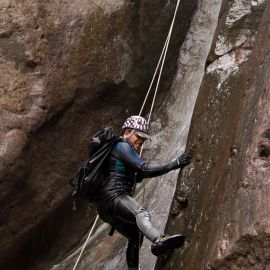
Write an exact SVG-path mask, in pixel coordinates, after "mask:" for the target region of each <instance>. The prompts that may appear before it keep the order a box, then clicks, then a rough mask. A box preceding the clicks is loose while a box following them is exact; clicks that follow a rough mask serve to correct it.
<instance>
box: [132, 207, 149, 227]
mask: <svg viewBox="0 0 270 270" xmlns="http://www.w3.org/2000/svg"><path fill="white" fill-rule="evenodd" d="M144 218H146V219H147V220H149V221H151V216H150V214H149V213H148V212H147V211H146V210H145V209H144V208H142V207H140V209H139V210H138V211H137V213H136V222H137V224H138V221H140V220H141V219H144Z"/></svg>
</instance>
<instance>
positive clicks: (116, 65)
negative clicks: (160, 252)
mask: <svg viewBox="0 0 270 270" xmlns="http://www.w3.org/2000/svg"><path fill="white" fill-rule="evenodd" d="M175 4H176V1H161V0H160V1H159V0H158V1H152V0H151V1H150V0H149V1H121V0H113V1H106V0H97V1H86V0H85V1H79V0H78V1H77V0H75V1H74V0H73V1H61V2H59V3H58V2H57V3H53V2H50V3H45V2H40V1H34V0H27V1H23V2H22V3H18V2H17V1H11V0H10V1H9V0H5V1H2V2H1V3H0V15H1V16H0V18H1V19H0V71H1V72H0V179H1V182H0V195H1V210H0V235H1V236H0V237H1V249H0V254H1V255H0V268H1V269H2V268H3V269H22V268H23V269H48V268H50V269H53V270H60V269H72V268H73V266H74V263H75V260H76V258H77V256H78V253H79V249H78V247H79V246H80V245H81V244H83V242H84V238H83V236H85V235H86V233H87V230H88V229H89V225H91V223H92V222H93V220H94V218H95V209H94V207H93V206H90V208H89V206H88V205H87V204H83V203H82V204H79V205H78V207H77V208H78V210H77V211H75V212H74V211H72V200H71V198H70V192H71V190H70V189H69V186H68V182H69V179H70V178H71V177H72V175H73V174H74V172H75V171H76V169H77V168H78V167H79V165H80V164H82V163H83V162H84V160H85V158H86V155H87V153H86V144H87V141H88V138H89V134H91V133H93V132H95V131H96V130H98V129H100V128H101V127H104V125H111V126H113V127H114V128H115V130H117V129H119V128H120V126H121V123H122V122H123V120H124V119H125V118H126V116H128V115H130V114H136V113H138V111H139V108H140V105H141V103H142V100H143V97H144V94H145V91H146V89H147V86H148V84H149V82H150V80H151V75H152V73H153V71H154V67H155V64H156V63H157V60H158V57H159V54H160V52H161V48H162V45H163V43H164V41H165V38H166V33H167V31H168V28H169V23H170V21H171V18H172V14H173V11H174V7H175ZM266 4H267V1H262V0H258V1H255V0H254V1H246V0H234V1H225V0H224V1H222V0H216V1H209V0H200V1H190V0H186V1H181V4H180V10H179V14H178V16H177V21H176V25H175V30H174V33H173V36H172V42H171V44H170V47H169V55H168V57H167V60H166V62H165V67H166V68H165V70H164V74H163V76H162V84H161V87H160V92H159V95H158V99H157V102H156V105H155V106H156V108H155V111H154V117H153V123H152V125H151V129H152V133H153V137H152V142H151V143H150V144H148V145H146V148H145V153H144V157H145V158H146V159H148V160H152V159H155V163H159V164H160V163H163V162H164V163H165V162H166V161H169V160H171V159H173V158H175V156H177V155H178V154H179V153H180V152H182V151H183V150H184V148H185V144H186V140H187V135H188V130H189V126H190V120H191V116H192V112H193V107H194V104H195V101H196V99H197V94H198V92H199V95H198V99H197V104H196V107H195V111H194V114H193V117H192V122H191V130H190V133H189V138H188V146H187V150H188V151H190V152H191V153H193V163H192V165H190V166H189V167H188V168H186V169H185V170H184V171H183V172H182V173H181V175H180V177H179V179H178V184H177V189H176V193H175V196H174V200H173V203H172V206H171V200H172V196H173V193H174V191H175V186H176V180H177V175H178V172H172V173H170V174H168V175H167V176H164V177H161V178H158V179H155V180H154V181H151V180H149V181H146V186H145V192H146V194H147V195H146V196H145V195H144V192H143V190H140V188H139V190H140V191H139V193H138V197H137V198H138V200H139V201H140V202H142V201H143V202H144V206H145V207H146V208H148V209H149V210H150V213H151V215H152V218H153V222H154V224H155V225H156V226H157V227H158V229H160V230H161V231H163V230H164V228H165V225H166V221H167V218H168V214H169V208H170V206H171V210H170V218H169V220H168V223H167V227H166V231H167V232H168V233H179V232H180V233H184V234H185V235H186V236H187V243H186V245H185V247H184V249H181V250H178V251H175V252H173V253H172V254H171V256H170V257H168V258H166V259H165V260H158V262H157V265H156V266H155V264H156V259H155V257H154V256H153V255H151V253H150V249H149V245H150V243H149V241H145V242H144V244H143V247H142V250H141V258H140V265H141V269H154V268H155V267H156V268H155V269H194V270H197V269H198V270H200V269H209V270H210V269H213V270H214V269H268V268H267V267H269V252H270V251H269V241H270V240H269V233H270V232H269V228H270V227H269V226H270V225H269V220H270V214H269V205H270V204H269V203H270V201H269V198H270V197H269V179H270V176H269V168H270V165H269V153H270V150H269V149H270V147H269V128H270V123H269V119H270V115H269V114H270V112H269V107H270V106H269V100H270V96H269V95H270V94H269V93H270V91H269V74H270V72H269V66H270V65H269V64H270V63H269V62H270V60H269V48H270V44H269V36H270V33H269V17H270V11H269V3H268V7H267V8H266ZM29 14H31V16H29ZM213 39H214V41H213V42H212V40H213ZM211 44H212V48H211V50H210V47H211ZM209 51H210V53H209ZM199 90H200V91H199ZM108 231H109V227H108V226H107V225H105V224H102V223H101V222H100V223H99V226H98V229H97V230H96V231H95V234H94V236H93V237H92V238H91V239H90V242H89V244H88V247H87V249H86V251H85V254H84V256H83V258H82V260H81V262H80V264H79V269H91V270H92V269H126V262H125V247H126V240H125V239H124V238H123V237H121V236H120V235H119V234H117V233H115V235H114V236H113V237H110V236H108Z"/></svg>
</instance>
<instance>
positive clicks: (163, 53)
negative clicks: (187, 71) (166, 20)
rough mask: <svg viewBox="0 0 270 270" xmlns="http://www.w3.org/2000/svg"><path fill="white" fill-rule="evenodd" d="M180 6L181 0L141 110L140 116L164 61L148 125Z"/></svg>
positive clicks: (178, 0) (178, 2)
mask: <svg viewBox="0 0 270 270" xmlns="http://www.w3.org/2000/svg"><path fill="white" fill-rule="evenodd" d="M179 4H180V0H177V4H176V7H175V11H174V15H173V19H172V22H171V26H170V29H169V33H168V35H167V38H166V41H165V43H164V46H163V49H162V52H161V55H160V58H159V60H158V64H157V66H156V70H155V72H154V75H153V78H152V81H151V83H150V86H149V88H148V90H147V94H146V96H145V99H144V101H143V104H142V107H141V110H140V112H139V115H141V114H142V111H143V109H144V106H145V103H146V101H147V99H148V96H149V93H150V91H151V88H152V85H153V83H154V80H155V77H156V74H157V71H158V69H159V66H160V62H161V60H162V64H161V68H160V71H159V77H158V81H157V84H156V89H155V93H154V98H153V101H152V104H151V109H150V113H149V117H148V124H149V123H150V119H151V115H152V111H153V107H154V103H155V99H156V94H157V90H158V87H159V82H160V78H161V74H162V70H163V66H164V62H165V58H166V55H167V51H168V47H169V43H170V39H171V35H172V30H173V26H174V22H175V18H176V14H177V11H178V7H179Z"/></svg>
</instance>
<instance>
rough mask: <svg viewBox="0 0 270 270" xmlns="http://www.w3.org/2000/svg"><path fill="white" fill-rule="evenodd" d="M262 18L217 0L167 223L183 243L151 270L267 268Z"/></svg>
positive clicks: (263, 5)
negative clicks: (186, 157)
mask: <svg viewBox="0 0 270 270" xmlns="http://www.w3.org/2000/svg"><path fill="white" fill-rule="evenodd" d="M269 15H270V5H269V3H268V1H244V0H243V1H240V0H239V1H238V0H237V1H228V2H226V1H223V8H222V11H221V16H220V22H219V27H218V28H217V31H216V39H215V42H214V43H213V46H212V52H211V53H210V54H209V57H208V61H207V65H206V74H205V76H204V79H203V83H202V86H201V89H200V92H199V96H198V99H197V103H196V107H195V110H194V114H193V119H192V125H191V130H190V133H189V139H188V146H187V149H190V150H191V151H192V152H193V163H192V165H190V166H189V168H187V169H185V170H184V172H183V173H182V174H181V176H180V177H179V180H178V185H177V191H176V194H175V197H174V202H173V205H172V208H171V217H170V219H169V221H168V224H167V231H168V232H170V233H175V232H178V231H179V230H184V231H185V234H186V235H187V237H188V238H187V243H186V246H185V248H184V249H182V250H179V251H177V252H175V253H174V254H173V255H172V256H171V257H170V258H169V259H168V260H167V261H164V260H163V261H162V260H160V261H159V263H158V265H157V267H156V269H172V268H173V269H194V270H197V269H198V270H200V269H223V270H225V269H226V270H227V269H269V268H270V257H269V254H270V253H269V252H270V231H269V228H270V212H269V180H270V174H269V168H270V167H269V166H270V163H269V142H270V141H269V124H270V122H269V119H270V118H269V113H270V112H269V108H270V106H269V103H270V99H269V97H270V96H269V94H270V88H269V87H270V81H269V74H270V73H269V51H270V43H269V42H270V39H269V37H270V35H269V18H270V16H269ZM185 199H187V200H188V203H187V201H185ZM183 202H185V203H183Z"/></svg>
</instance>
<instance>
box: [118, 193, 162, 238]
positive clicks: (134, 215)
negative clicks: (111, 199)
mask: <svg viewBox="0 0 270 270" xmlns="http://www.w3.org/2000/svg"><path fill="white" fill-rule="evenodd" d="M114 214H115V216H116V217H117V218H119V219H121V220H123V221H124V222H127V223H131V224H137V226H138V227H139V229H140V231H141V232H142V233H143V234H144V235H145V237H146V238H147V239H149V240H150V241H151V242H152V243H154V242H155V241H156V240H157V239H158V238H159V237H160V236H161V233H160V232H158V231H157V229H156V228H155V227H154V226H153V224H152V222H151V218H150V215H149V213H148V212H147V211H146V210H145V209H144V208H142V207H141V206H140V205H139V203H138V202H137V201H136V200H134V199H133V198H132V197H130V196H128V195H126V196H123V197H122V198H121V199H119V201H118V202H117V203H116V205H115V208H114Z"/></svg>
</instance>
